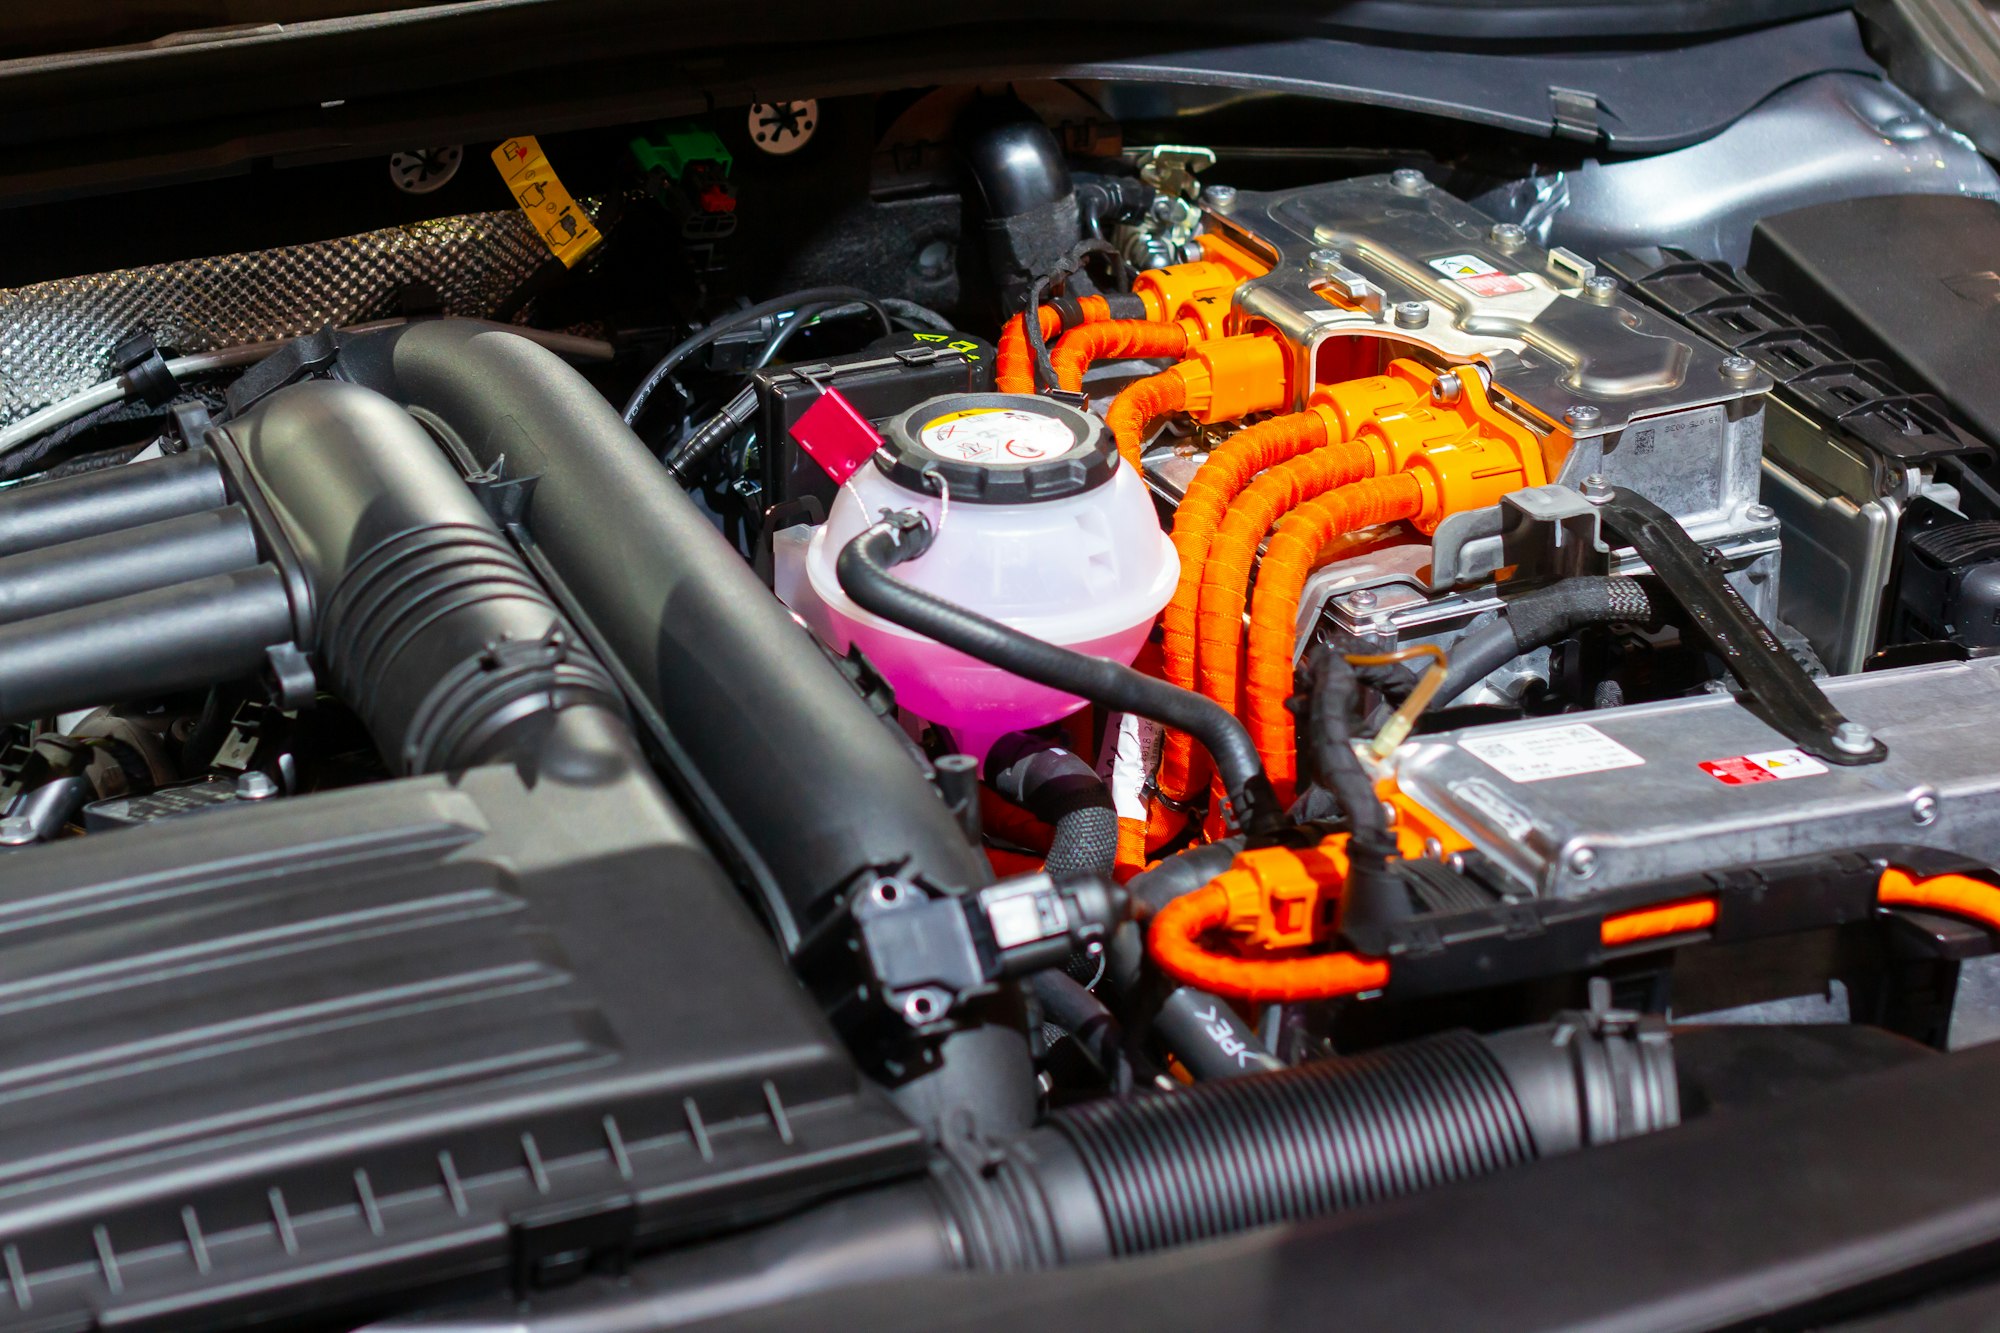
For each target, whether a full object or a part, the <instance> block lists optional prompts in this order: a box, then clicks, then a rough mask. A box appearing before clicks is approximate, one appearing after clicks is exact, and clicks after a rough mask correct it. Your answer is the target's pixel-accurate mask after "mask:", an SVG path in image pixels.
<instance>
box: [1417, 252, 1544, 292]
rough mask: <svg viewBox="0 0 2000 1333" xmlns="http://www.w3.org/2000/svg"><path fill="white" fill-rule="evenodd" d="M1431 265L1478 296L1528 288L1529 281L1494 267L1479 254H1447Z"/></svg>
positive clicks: (1434, 260) (1523, 290)
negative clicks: (1526, 281)
mask: <svg viewBox="0 0 2000 1333" xmlns="http://www.w3.org/2000/svg"><path fill="white" fill-rule="evenodd" d="M1431 267H1432V268H1434V269H1436V270H1437V271H1438V272H1440V273H1442V274H1444V275H1445V276H1446V277H1447V278H1450V279H1451V280H1452V281H1453V282H1456V283H1457V284H1458V285H1459V286H1461V287H1464V288H1465V289H1466V290H1468V291H1470V292H1472V293H1474V294H1475V295H1478V296H1510V295H1512V294H1513V293H1515V292H1525V291H1527V290H1528V284H1527V283H1525V282H1523V281H1522V280H1521V279H1519V278H1517V277H1515V276H1514V275H1513V274H1511V273H1504V272H1502V271H1501V270H1499V269H1497V268H1495V267H1493V265H1491V264H1489V263H1487V262H1486V261H1485V260H1483V259H1481V258H1480V257H1479V256H1478V255H1446V256H1444V257H1443V258H1442V259H1433V260H1432V261H1431Z"/></svg>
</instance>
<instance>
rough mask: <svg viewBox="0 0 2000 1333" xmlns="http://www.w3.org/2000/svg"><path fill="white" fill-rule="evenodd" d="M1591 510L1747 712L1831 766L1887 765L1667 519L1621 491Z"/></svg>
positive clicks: (1883, 754) (1877, 745)
mask: <svg viewBox="0 0 2000 1333" xmlns="http://www.w3.org/2000/svg"><path fill="white" fill-rule="evenodd" d="M1597 510H1598V512H1599V513H1600V514H1601V515H1602V516H1603V521H1604V526H1605V527H1606V528H1608V529H1610V530H1611V532H1612V534H1613V535H1614V536H1616V537H1617V538H1618V539H1619V540H1620V541H1623V542H1625V543H1627V544H1628V545H1630V546H1631V547H1632V549H1633V550H1635V551H1637V552H1638V553H1639V555H1640V557H1641V558H1643V559H1644V560H1645V561H1646V563H1647V564H1648V565H1649V566H1651V567H1652V571H1653V575H1654V577H1655V578H1657V579H1659V581H1660V582H1661V583H1662V584H1664V585H1665V587H1666V590H1667V592H1668V593H1670V594H1671V595H1672V597H1673V599H1674V601H1675V602H1677V603H1678V604H1679V605H1680V607H1681V609H1682V610H1683V611H1685V612H1686V613H1687V619H1688V623H1689V627H1690V628H1692V629H1693V630H1694V631H1696V632H1697V633H1699V634H1700V635H1701V637H1702V638H1703V639H1704V640H1706V641H1707V644H1708V647H1709V648H1710V650H1711V651H1713V652H1714V653H1715V654H1716V655H1717V656H1718V657H1720V658H1721V659H1722V661H1723V664H1724V665H1726V666H1727V667H1728V668H1729V672H1730V674H1731V675H1733V676H1735V677H1736V680H1737V683H1738V684H1739V685H1741V686H1742V694H1741V696H1740V697H1741V699H1742V701H1743V703H1744V704H1745V705H1746V706H1747V707H1748V708H1749V709H1750V710H1751V711H1752V712H1754V713H1756V714H1757V715H1758V716H1759V717H1761V718H1762V719H1763V720H1764V721H1765V722H1768V723H1769V724H1770V725H1771V726H1772V727H1774V728H1776V729H1777V730H1779V731H1781V732H1783V733H1784V734H1785V735H1786V736H1788V737H1790V738H1791V739H1792V740H1794V741H1796V742H1798V744H1799V746H1800V748H1802V749H1804V750H1806V751H1807V752H1808V753H1811V754H1813V755H1815V756H1817V757H1818V758H1821V759H1824V760H1826V761H1827V762H1828V763H1830V764H1872V763H1878V762H1880V761H1881V760H1883V759H1886V758H1887V757H1888V754H1889V751H1888V748H1887V747H1886V746H1884V745H1883V744H1882V743H1881V742H1880V741H1878V740H1875V739H1874V738H1873V737H1872V736H1870V735H1869V734H1868V733H1867V731H1866V729H1865V728H1861V727H1859V726H1857V725H1856V724H1855V723H1852V722H1850V721H1848V720H1847V719H1846V718H1845V717H1843V716H1842V715H1841V713H1840V710H1839V709H1837V708H1835V707H1834V706H1833V703H1832V701H1831V700H1829V699H1828V698H1827V697H1826V694H1825V692H1824V691H1822V690H1821V689H1820V687H1819V686H1818V685H1817V684H1815V683H1814V682H1813V679H1812V677H1810V676H1808V675H1806V672H1805V668H1804V667H1802V666H1800V665H1799V664H1798V662H1797V661H1796V660H1794V659H1793V657H1792V655H1791V654H1790V653H1788V652H1786V651H1785V648H1784V645H1783V644H1781V643H1779V642H1778V637H1777V635H1775V634H1773V633H1772V632H1771V629H1770V627H1769V626H1767V625H1765V623H1764V622H1763V621H1762V620H1760V619H1758V618H1757V613H1756V612H1754V611H1752V610H1751V609H1750V605H1749V603H1747V602H1745V601H1744V600H1743V597H1742V594H1740V593H1738V592H1737V591H1736V589H1735V588H1734V587H1732V586H1731V585H1730V583H1729V581H1728V580H1727V579H1726V578H1724V577H1723V574H1722V570H1721V568H1720V567H1719V566H1718V565H1717V564H1716V562H1715V561H1714V560H1713V559H1712V558H1711V556H1710V554H1709V553H1708V552H1707V551H1704V550H1703V549H1702V548H1701V547H1700V546H1698V545H1696V543H1695V541H1694V539H1693V538H1691V537H1689V536H1688V535H1687V532H1686V531H1685V530H1684V529H1683V528H1682V527H1681V525H1680V524H1679V523H1677V522H1675V521H1674V518H1673V516H1672V515H1671V514H1669V513H1667V512H1666V510H1664V509H1662V508H1660V507H1659V506H1658V505H1656V504H1654V503H1653V502H1652V501H1651V500H1648V499H1646V498H1645V497H1644V496H1641V495H1637V494H1634V493H1633V492H1631V491H1628V490H1626V489H1625V488H1624V487H1622V486H1618V487H1613V488H1612V491H1611V494H1610V496H1609V497H1608V498H1606V499H1604V500H1602V501H1600V502H1599V503H1598V505H1597Z"/></svg>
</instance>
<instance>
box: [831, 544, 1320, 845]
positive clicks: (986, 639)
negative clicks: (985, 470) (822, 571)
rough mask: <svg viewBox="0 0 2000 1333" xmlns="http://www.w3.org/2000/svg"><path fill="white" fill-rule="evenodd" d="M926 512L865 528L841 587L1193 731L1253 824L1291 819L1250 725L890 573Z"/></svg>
mask: <svg viewBox="0 0 2000 1333" xmlns="http://www.w3.org/2000/svg"><path fill="white" fill-rule="evenodd" d="M929 534H930V526H929V523H928V521H927V520H926V519H925V518H924V517H923V516H922V515H921V514H914V513H901V514H891V515H889V516H888V517H887V518H885V519H884V520H883V521H882V522H880V523H876V524H875V525H873V526H872V527H870V528H868V529H867V530H865V531H864V532H862V533H861V534H860V535H859V536H858V537H856V538H854V540H852V541H850V542H849V543H848V544H847V545H846V546H845V547H843V548H841V552H840V556H839V559H838V560H836V561H835V563H834V575H835V577H836V578H837V579H838V580H839V581H840V586H841V589H842V590H843V591H844V592H846V593H847V595H848V596H849V597H852V598H853V599H854V601H855V602H856V604H857V605H859V606H860V607H861V608H862V609H863V610H866V611H870V612H873V613H874V614H875V615H878V616H881V617H882V618H883V619H884V620H887V621H889V622H891V623H892V624H896V625H900V626H902V627H903V628H905V629H911V630H915V631H916V632H917V633H919V634H922V635H924V636H926V637H927V638H931V639H934V640H936V641H937V642H939V643H941V644H944V645H945V646H946V647H949V648H955V649H957V650H958V651H959V652H962V653H964V654H965V655H966V656H968V657H972V658H975V659H977V660H979V661H981V662H987V663H990V664H992V665H994V666H997V667H1000V668H1001V669H1002V670H1005V671H1009V672H1012V673H1013V674H1014V675H1017V676H1020V677H1021V678H1022V679H1024V680H1031V681H1033V682H1035V683H1036V684H1037V685H1046V686H1048V687H1049V688H1051V689H1056V690H1061V691H1063V692H1064V693H1065V694H1075V695H1081V696H1082V697H1083V698H1085V699H1088V700H1090V701H1091V702H1092V703H1095V704H1098V705H1100V706H1102V707H1105V708H1110V709H1114V710H1116V711H1119V712H1124V713H1134V714H1137V715H1138V716H1140V717H1145V718H1150V719H1152V720H1153V721H1155V722H1159V723H1161V724H1163V725H1165V726H1169V727H1173V728H1176V729H1177V730H1180V731H1185V732H1187V733H1188V734H1189V735H1191V736H1193V737H1194V738H1195V739H1196V740H1197V741H1199V742H1201V744H1202V745H1203V746H1204V747H1205V748H1206V749H1207V750H1208V753H1209V755H1210V757H1211V758H1212V759H1213V760H1214V761H1215V767H1216V771H1217V772H1218V773H1219V774H1221V776H1222V781H1223V786H1224V788H1225V789H1226V790H1227V792H1228V795H1229V800H1230V804H1231V805H1232V807H1233V808H1234V809H1235V812H1236V817H1237V819H1238V820H1239V821H1240V822H1241V823H1242V826H1243V828H1244V831H1245V832H1247V833H1249V834H1250V835H1251V837H1253V838H1259V837H1270V836H1272V835H1274V834H1277V833H1279V832H1281V831H1282V830H1283V829H1284V828H1285V827H1286V821H1285V815H1284V811H1283V810H1281V809H1280V808H1279V807H1278V802H1277V796H1276V794H1275V793H1274V792H1273V791H1272V790H1271V782H1270V779H1269V778H1268V777H1266V776H1265V773H1264V762H1263V759H1262V758H1261V757H1260V756H1259V755H1258V753H1257V747H1256V746H1255V745H1254V744H1253V743H1252V742H1251V740H1250V733H1249V732H1248V731H1246V730H1245V729H1244V727H1243V724H1242V723H1241V722H1239V721H1237V720H1236V718H1235V717H1233V716H1231V715H1230V714H1229V713H1228V712H1227V711H1226V710H1224V709H1223V708H1221V707H1220V706H1218V705H1217V704H1215V703H1214V702H1212V701H1211V700H1208V699H1204V698H1203V697H1202V696H1200V695H1198V694H1195V693H1193V692H1192V691H1189V690H1183V689H1177V688H1175V687H1174V686H1172V685H1168V684H1166V683H1164V682H1162V681H1158V680H1154V679H1153V678H1152V677H1151V676H1148V675H1145V674H1144V673H1142V672H1138V671H1134V670H1133V669H1132V668H1130V667H1128V666H1123V665H1121V664H1119V663H1117V662H1111V661H1106V660H1105V659H1103V658H1101V657H1088V656H1085V655H1084V654H1082V653H1075V652H1071V651H1070V650H1069V649H1067V648H1058V647H1056V646H1055V645H1054V644H1049V643H1044V642H1042V641H1041V640H1040V639H1037V638H1034V637H1032V636H1030V635H1027V634H1023V633H1021V632H1020V631H1019V630H1015V629H1009V628H1008V627H1007V626H1005V625H1002V624H1000V623H999V622H997V621H993V620H989V619H987V618H986V617H985V616H982V615H979V614H977V613H976V612H973V611H968V610H966V609H965V608H964V607H962V606H956V605H954V604H952V603H950V602H947V601H945V600H944V599H943V598H940V597H934V596H932V595H931V594H930V593H927V592H923V591H921V590H919V589H916V588H912V587H911V586H910V585H909V584H907V583H904V582H902V581H901V580H900V579H897V578H896V577H895V576H894V575H893V574H891V573H890V572H889V571H890V569H891V568H892V567H893V566H895V565H897V564H900V563H902V562H903V561H905V560H912V559H915V558H916V557H917V556H918V555H921V554H922V553H923V551H924V549H925V548H926V547H927V546H928V544H929V541H930V537H929Z"/></svg>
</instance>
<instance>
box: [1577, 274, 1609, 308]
mask: <svg viewBox="0 0 2000 1333" xmlns="http://www.w3.org/2000/svg"><path fill="white" fill-rule="evenodd" d="M1617 295H1618V279H1616V278H1612V277H1606V276H1605V275H1604V274H1602V273H1598V274H1595V275H1593V276H1591V277H1588V278H1585V279H1584V280H1583V298H1584V299H1585V300H1586V301H1595V302H1596V303H1597V304H1598V305H1609V304H1610V303H1611V299H1612V298H1613V297H1615V296H1617Z"/></svg>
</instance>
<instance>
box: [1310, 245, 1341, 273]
mask: <svg viewBox="0 0 2000 1333" xmlns="http://www.w3.org/2000/svg"><path fill="white" fill-rule="evenodd" d="M1346 266H1347V261H1346V260H1345V259H1344V258H1342V257H1341V253H1340V251H1338V250H1325V249H1322V250H1315V251H1313V252H1312V253H1311V254H1309V255H1307V256H1306V267H1307V268H1310V269H1311V270H1312V271H1313V272H1315V273H1333V272H1336V271H1338V270H1340V269H1342V268H1345V267H1346Z"/></svg>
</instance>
